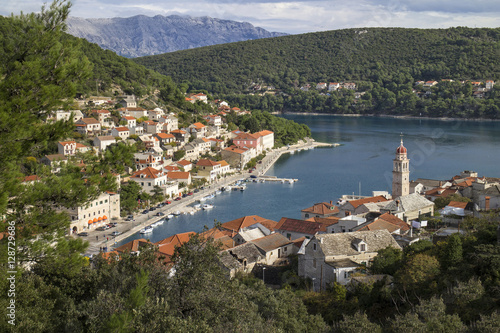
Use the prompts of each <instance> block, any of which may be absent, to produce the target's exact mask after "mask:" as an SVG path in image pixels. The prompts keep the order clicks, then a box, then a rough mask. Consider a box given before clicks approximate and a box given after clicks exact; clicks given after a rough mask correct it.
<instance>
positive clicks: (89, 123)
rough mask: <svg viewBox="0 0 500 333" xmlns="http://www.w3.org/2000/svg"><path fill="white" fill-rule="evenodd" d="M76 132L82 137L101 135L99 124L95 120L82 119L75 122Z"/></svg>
mask: <svg viewBox="0 0 500 333" xmlns="http://www.w3.org/2000/svg"><path fill="white" fill-rule="evenodd" d="M75 127H76V131H77V132H78V133H80V134H84V135H90V136H94V135H98V134H99V133H101V123H99V121H98V120H97V119H95V118H82V119H80V120H78V121H77V122H75Z"/></svg>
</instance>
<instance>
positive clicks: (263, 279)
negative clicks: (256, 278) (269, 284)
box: [262, 267, 266, 284]
mask: <svg viewBox="0 0 500 333" xmlns="http://www.w3.org/2000/svg"><path fill="white" fill-rule="evenodd" d="M265 273H266V268H265V267H262V282H264V284H266V279H265V276H266V275H265Z"/></svg>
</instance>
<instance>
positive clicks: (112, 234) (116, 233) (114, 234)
mask: <svg viewBox="0 0 500 333" xmlns="http://www.w3.org/2000/svg"><path fill="white" fill-rule="evenodd" d="M118 235H121V232H119V231H113V232H112V233H111V236H118Z"/></svg>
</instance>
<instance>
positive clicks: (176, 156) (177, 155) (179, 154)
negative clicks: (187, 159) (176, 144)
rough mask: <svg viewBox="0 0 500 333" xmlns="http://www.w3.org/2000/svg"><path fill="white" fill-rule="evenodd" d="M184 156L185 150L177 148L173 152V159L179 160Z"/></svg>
mask: <svg viewBox="0 0 500 333" xmlns="http://www.w3.org/2000/svg"><path fill="white" fill-rule="evenodd" d="M184 156H186V151H185V150H178V151H175V152H174V160H175V161H180V160H182V159H183V158H184Z"/></svg>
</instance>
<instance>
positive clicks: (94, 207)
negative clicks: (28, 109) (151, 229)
mask: <svg viewBox="0 0 500 333" xmlns="http://www.w3.org/2000/svg"><path fill="white" fill-rule="evenodd" d="M200 97H201V98H202V99H203V94H197V96H191V97H190V98H191V99H193V98H200ZM203 102H204V101H203ZM130 103H132V102H130ZM224 108H228V106H225V105H223V109H224ZM119 111H120V114H121V115H122V118H121V120H120V122H121V124H120V126H117V127H112V126H110V128H109V129H107V130H103V128H104V127H107V126H106V125H108V126H109V123H107V121H109V118H108V117H109V115H108V114H107V112H106V110H98V111H96V114H97V115H98V116H99V120H97V119H95V118H88V117H87V118H86V117H83V115H78V114H77V113H76V114H75V112H73V113H64V114H63V113H62V112H61V113H58V117H68V116H69V115H70V114H72V115H73V116H74V117H76V118H75V119H74V120H75V125H76V130H77V131H81V132H82V133H85V134H86V135H90V136H93V137H94V143H95V145H94V147H85V146H82V145H81V144H78V143H76V142H74V141H67V142H59V144H58V149H59V151H58V153H59V154H57V155H48V156H46V157H45V163H47V164H48V165H50V166H51V167H52V170H53V172H57V169H58V167H60V164H59V163H65V162H67V161H70V160H71V159H72V158H74V156H75V155H76V154H77V152H78V151H82V150H88V149H95V150H99V151H102V150H105V149H106V147H108V146H109V145H110V144H112V143H115V142H116V141H117V140H120V139H117V138H121V140H123V141H127V140H131V139H130V135H133V134H135V135H137V137H138V139H139V140H141V141H142V142H144V147H145V149H144V151H142V152H138V153H136V154H135V163H136V171H135V172H132V174H131V176H130V177H129V179H126V180H124V179H120V180H118V181H119V182H124V181H127V182H128V181H134V182H137V183H138V184H139V185H140V186H141V188H142V191H145V192H148V193H153V192H154V191H155V187H156V188H160V189H161V190H162V194H163V195H164V197H165V198H167V199H169V200H167V201H165V202H161V203H160V204H158V206H156V207H152V209H158V212H157V213H153V214H154V217H151V216H150V215H151V214H150V213H149V212H150V211H152V210H148V209H146V210H145V212H147V215H138V216H134V215H129V216H128V217H127V218H125V219H124V218H123V217H122V216H121V215H120V195H119V194H118V193H110V192H108V193H103V194H102V195H101V196H100V197H99V198H98V199H97V200H96V201H95V202H93V203H91V204H90V205H89V206H86V207H79V208H77V209H73V210H68V213H69V215H70V218H71V227H70V230H69V231H68V233H69V234H72V235H73V236H74V237H78V236H77V235H81V236H82V235H83V236H87V235H88V236H90V237H89V242H90V245H91V246H90V249H91V252H92V253H93V254H94V255H95V254H97V253H100V254H101V255H104V256H105V257H106V258H111V257H116V258H119V257H120V255H121V254H123V253H125V252H129V253H135V254H137V255H140V252H141V248H143V247H144V246H152V247H155V248H156V249H157V251H158V255H159V256H161V258H162V260H163V261H164V264H165V265H167V266H169V265H171V264H172V262H171V257H172V256H173V254H174V250H175V248H176V247H178V246H180V245H182V244H183V243H185V242H187V241H188V240H189V237H190V235H192V234H195V232H194V231H193V232H187V233H181V234H176V235H172V236H170V237H168V238H166V239H163V240H161V241H159V242H156V243H151V242H150V241H149V240H147V239H146V238H147V236H144V237H145V238H141V239H137V240H133V241H131V242H129V243H126V244H124V245H121V246H118V247H116V248H113V246H112V245H113V244H116V241H118V240H120V239H124V238H125V237H126V236H128V235H130V234H132V233H135V232H138V231H139V230H141V229H144V227H145V226H147V225H149V224H151V223H160V222H161V221H164V220H165V219H166V216H165V215H166V214H170V213H171V212H173V211H174V210H176V211H179V210H183V209H184V210H183V211H186V209H188V208H189V207H191V206H189V205H191V204H193V203H195V202H196V201H201V200H200V198H202V197H204V196H206V195H210V194H212V193H214V192H215V191H217V190H219V189H222V188H224V186H227V185H228V184H231V183H234V182H235V181H236V180H244V179H245V178H247V179H252V180H254V181H258V180H259V178H261V177H262V176H264V174H265V171H266V169H267V168H268V167H269V165H271V164H272V163H273V162H274V161H276V159H277V157H279V156H280V154H282V153H286V152H290V149H292V150H291V151H293V150H294V149H304V148H305V147H311V148H312V147H314V144H317V143H315V142H313V141H312V140H311V141H306V142H303V143H299V144H297V145H296V146H294V147H281V148H279V149H275V148H274V139H273V133H272V132H270V131H262V132H259V133H245V132H242V131H239V130H235V131H231V132H228V131H227V130H225V129H224V126H223V124H224V111H220V112H219V114H214V115H209V116H206V117H205V118H206V122H207V125H204V124H202V123H194V124H192V125H190V126H189V127H188V128H183V129H179V128H178V123H177V118H176V117H175V116H174V115H172V114H164V113H163V112H162V110H161V109H156V110H154V111H147V110H143V109H141V108H138V107H137V106H135V105H134V104H130V105H127V106H124V107H122V108H120V109H119ZM233 111H234V110H233ZM78 117H80V118H78ZM141 117H148V118H151V119H154V120H147V121H143V122H142V123H141V124H140V125H138V123H137V119H138V118H141ZM125 122H126V124H124V123H125ZM104 133H105V134H108V135H100V134H104ZM189 138H192V139H191V140H190V139H189ZM193 138H194V139H193ZM228 140H231V141H232V145H231V146H229V147H226V146H225V144H226V142H228ZM171 143H175V145H172V144H171ZM182 149H183V150H184V151H185V155H184V156H183V158H182V159H181V160H178V161H173V160H172V156H173V155H174V153H175V152H176V151H179V150H182ZM210 151H217V152H220V153H221V155H222V156H223V158H224V160H219V161H216V160H212V159H210V158H201V155H202V154H204V153H206V152H210ZM263 153H264V154H263ZM261 154H263V155H261ZM259 155H261V158H260V159H259V161H260V163H258V164H256V165H255V166H254V167H251V168H246V166H247V163H248V162H249V161H250V160H251V159H252V158H255V157H257V156H259ZM266 155H267V156H266ZM388 158H389V156H388ZM409 163H410V160H409V159H408V152H407V149H406V148H405V147H404V145H403V140H401V143H400V145H399V146H398V147H397V149H396V152H395V158H394V160H393V170H392V174H393V180H392V182H393V183H392V193H388V192H387V191H373V195H372V196H369V197H366V196H356V195H344V196H343V197H342V198H340V199H338V200H329V201H325V202H320V203H316V204H314V205H313V206H312V207H305V208H302V209H300V208H299V209H300V212H301V219H294V218H288V217H282V218H281V219H280V220H279V221H273V220H270V219H267V218H265V217H261V216H258V215H252V216H243V217H241V218H238V219H236V220H232V221H227V222H224V223H221V224H220V225H218V226H216V227H214V228H212V229H210V230H208V231H204V232H202V233H201V236H202V237H204V238H205V239H211V240H214V241H216V242H217V244H219V245H220V246H221V253H220V255H221V265H222V267H223V268H224V270H225V271H226V273H227V276H228V278H233V277H234V276H236V274H238V273H239V272H240V273H253V274H254V275H255V276H258V277H260V278H262V279H265V275H266V270H267V280H265V282H266V283H268V284H279V282H277V281H276V274H273V271H274V270H275V269H277V270H278V271H279V270H280V269H282V268H283V267H286V266H287V265H290V264H291V262H292V258H298V274H299V276H300V277H302V278H304V279H308V280H309V281H312V288H313V289H314V290H316V291H319V290H325V289H326V288H327V287H328V286H329V285H331V283H333V282H337V283H340V284H343V285H348V284H352V283H356V282H360V283H361V282H363V281H366V279H367V278H368V277H369V278H370V279H371V281H377V280H380V279H383V276H370V275H369V273H368V270H367V267H369V265H370V263H371V261H372V260H373V258H374V257H375V256H376V255H377V251H379V250H382V249H385V248H387V247H393V248H397V249H403V248H404V247H406V246H408V245H410V244H412V243H414V242H416V241H418V240H420V239H431V240H433V241H438V240H440V239H442V238H443V237H447V236H449V235H451V234H453V233H457V232H462V231H461V230H460V223H461V221H463V219H464V218H466V217H467V216H476V217H477V216H481V215H482V214H488V212H489V211H491V210H493V209H497V208H499V207H500V179H496V178H488V177H478V175H477V173H475V172H473V171H463V172H462V173H461V174H460V175H456V176H454V177H452V178H450V179H449V180H433V179H416V180H414V181H410V167H409V165H410V164H409ZM194 168H195V169H196V170H197V172H196V173H193V172H192V171H193V169H194ZM246 169H248V170H249V172H247V171H246ZM252 172H255V173H253V174H252ZM250 176H251V177H252V178H250ZM193 179H195V180H196V179H198V180H199V179H203V181H202V182H199V184H201V185H204V186H200V188H196V189H194V190H193V189H192V188H190V187H189V185H191V184H192V182H193ZM261 179H265V178H261ZM31 181H36V179H32V180H31ZM450 196H452V197H453V198H468V200H458V201H454V200H450V201H449V202H448V203H447V204H446V206H445V207H444V208H442V209H440V210H439V212H438V214H437V215H439V218H440V221H441V226H444V228H441V229H439V230H437V229H435V228H434V229H433V227H435V226H430V225H428V220H431V219H433V218H434V217H435V215H436V214H435V213H436V212H437V210H436V209H435V203H434V202H435V201H436V200H437V199H440V198H441V199H443V198H447V197H450ZM334 201H335V202H334ZM143 213H144V212H143ZM256 214H258V212H256ZM164 216H165V217H164ZM126 221H128V222H126ZM134 222H135V223H134ZM115 226H117V227H115ZM110 227H111V228H113V227H115V228H116V229H109V230H108V228H110ZM431 229H432V230H433V232H428V230H431ZM111 230H121V231H114V232H113V233H108V234H106V232H108V231H109V232H111ZM97 231H105V233H97ZM99 235H101V238H100V239H99ZM106 235H107V236H106ZM111 236H113V237H111ZM94 237H95V238H96V240H94ZM110 239H111V242H110ZM108 246H109V248H108Z"/></svg>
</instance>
